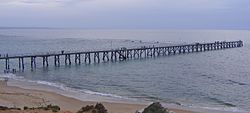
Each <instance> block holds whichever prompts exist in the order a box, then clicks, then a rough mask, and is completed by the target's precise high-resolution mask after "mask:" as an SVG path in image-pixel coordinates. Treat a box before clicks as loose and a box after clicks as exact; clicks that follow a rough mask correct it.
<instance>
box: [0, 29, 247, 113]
mask: <svg viewBox="0 0 250 113" xmlns="http://www.w3.org/2000/svg"><path fill="white" fill-rule="evenodd" d="M248 36H250V31H249V30H87V29H0V54H1V55H4V54H7V53H8V54H9V55H15V54H33V53H46V52H60V51H61V50H64V51H89V50H102V49H116V48H121V47H127V48H133V47H141V46H153V45H155V46H164V45H176V44H189V43H195V42H200V43H203V42H214V41H236V40H242V41H243V42H244V47H241V48H233V49H226V50H218V51H209V52H200V53H191V54H181V55H175V56H173V55H172V56H164V57H163V56H162V57H157V58H147V59H138V60H129V61H121V62H108V63H100V64H84V63H82V64H81V65H74V63H73V65H71V66H61V67H54V66H53V63H50V65H49V67H48V68H43V67H42V62H40V63H39V62H38V65H37V68H36V70H33V71H31V70H30V68H29V67H26V68H25V71H24V72H17V73H16V74H14V75H13V74H4V73H3V72H4V65H5V64H4V61H0V72H1V74H0V77H1V76H2V77H9V78H12V79H16V78H19V79H20V78H22V79H25V80H32V81H37V83H41V84H47V85H51V86H55V87H58V88H62V87H68V88H72V89H74V90H79V91H84V93H89V94H93V95H101V96H109V97H113V98H130V99H138V100H146V101H160V102H163V103H171V104H177V105H181V106H187V107H197V108H206V109H220V110H228V111H235V112H250V59H249V58H250V51H249V49H250V43H249V41H250V39H249V37H248ZM52 60H53V59H50V60H49V61H50V62H53V61H52ZM10 63H11V69H18V67H17V62H16V61H10ZM25 63H26V65H27V66H29V63H30V60H26V61H25Z"/></svg>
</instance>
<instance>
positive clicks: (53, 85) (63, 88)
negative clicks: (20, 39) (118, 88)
mask: <svg viewBox="0 0 250 113" xmlns="http://www.w3.org/2000/svg"><path fill="white" fill-rule="evenodd" d="M1 77H2V78H8V79H13V80H17V81H21V82H29V83H35V84H40V85H46V86H50V87H54V88H58V89H61V90H65V91H70V92H80V93H85V94H90V95H97V96H103V97H112V98H119V99H129V98H126V97H122V96H118V95H114V94H108V93H100V92H95V91H90V90H85V89H75V88H70V87H67V86H65V85H64V84H61V83H54V82H48V81H42V80H28V79H25V78H24V77H23V76H16V75H15V74H12V73H9V74H0V78H1Z"/></svg>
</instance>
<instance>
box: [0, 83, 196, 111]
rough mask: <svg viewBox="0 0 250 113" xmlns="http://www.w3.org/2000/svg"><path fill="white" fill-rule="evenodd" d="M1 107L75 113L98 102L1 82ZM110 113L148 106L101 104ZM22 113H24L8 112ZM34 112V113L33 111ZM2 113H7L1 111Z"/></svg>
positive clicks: (135, 109)
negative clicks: (53, 108) (49, 108)
mask: <svg viewBox="0 0 250 113" xmlns="http://www.w3.org/2000/svg"><path fill="white" fill-rule="evenodd" d="M0 85H1V86H0V106H7V107H17V108H23V107H24V106H28V107H39V106H45V105H49V104H52V105H58V106H60V108H61V111H60V113H75V112H77V111H78V110H79V109H80V108H81V107H83V106H86V105H95V104H96V103H97V102H98V101H96V102H94V101H81V100H78V99H75V98H71V97H66V96H63V95H60V94H57V93H55V92H49V91H42V90H34V89H24V88H20V87H16V86H8V85H7V83H6V81H3V80H1V82H0ZM101 103H102V104H103V105H104V106H105V107H106V108H107V110H108V112H109V113H135V112H136V111H137V110H141V109H144V108H145V107H147V105H146V104H137V103H136V104H132V103H115V102H101ZM171 110H172V111H175V112H176V113H197V112H192V111H186V110H181V109H171ZM8 112H10V113H12V112H15V113H16V112H18V113H19V112H20V113H22V112H23V111H15V110H14V111H13V110H12V111H8ZM33 112H34V111H33ZM36 112H38V113H47V112H48V111H46V112H45V111H41V110H37V111H36ZM0 113H7V111H0Z"/></svg>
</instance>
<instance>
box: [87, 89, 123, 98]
mask: <svg viewBox="0 0 250 113" xmlns="http://www.w3.org/2000/svg"><path fill="white" fill-rule="evenodd" d="M84 93H87V94H91V95H99V96H105V97H115V98H121V99H125V98H126V97H122V96H118V95H114V94H108V93H100V92H94V91H89V90H84Z"/></svg>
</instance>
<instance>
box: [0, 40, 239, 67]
mask: <svg viewBox="0 0 250 113" xmlns="http://www.w3.org/2000/svg"><path fill="white" fill-rule="evenodd" d="M242 46H243V41H241V40H239V41H229V42H226V41H223V42H219V41H216V42H213V43H194V44H183V45H175V46H159V47H155V46H152V47H146V46H144V47H141V48H120V49H111V50H95V51H79V52H65V51H60V52H47V53H40V54H38V53H37V54H22V55H8V54H7V55H4V56H1V57H0V60H4V61H5V72H10V60H13V59H16V60H18V68H19V70H22V71H23V70H24V68H25V63H24V60H25V59H30V67H31V69H32V70H33V69H35V68H36V65H37V62H36V61H37V60H36V59H37V58H41V59H42V60H41V61H42V65H43V67H48V66H49V60H48V59H49V58H51V59H53V60H54V66H56V67H59V66H60V65H61V62H62V60H64V64H65V65H71V64H72V62H75V64H81V62H84V63H88V64H90V63H91V62H92V61H93V62H94V63H100V62H101V61H103V62H108V61H112V62H115V61H124V60H129V59H138V58H147V57H156V56H166V55H176V54H182V53H193V52H203V51H212V50H221V49H227V48H236V47H242ZM72 60H74V61H72ZM13 71H15V70H13Z"/></svg>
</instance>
